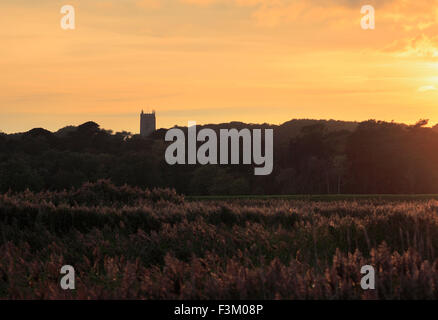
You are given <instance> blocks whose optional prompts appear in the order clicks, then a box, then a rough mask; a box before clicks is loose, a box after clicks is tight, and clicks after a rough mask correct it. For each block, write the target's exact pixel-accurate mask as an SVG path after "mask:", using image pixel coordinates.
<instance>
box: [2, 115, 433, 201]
mask: <svg viewBox="0 0 438 320" xmlns="http://www.w3.org/2000/svg"><path fill="white" fill-rule="evenodd" d="M426 124H427V121H425V120H421V121H419V122H418V123H417V124H416V125H412V126H408V125H405V124H397V123H388V122H381V121H375V120H369V121H365V122H362V123H355V122H342V121H334V120H330V121H323V120H292V121H289V122H286V123H284V124H282V125H280V126H273V125H267V124H264V125H262V126H259V125H248V124H244V123H237V122H233V123H229V124H221V125H208V126H204V127H209V128H212V129H213V130H216V131H217V130H219V129H220V128H237V129H241V128H250V129H251V128H260V127H262V128H273V129H274V171H273V172H272V174H271V175H269V176H254V171H253V167H252V166H251V165H239V166H235V165H232V166H231V165H230V166H222V165H209V166H201V165H175V166H170V165H168V164H167V163H166V162H165V158H164V152H165V150H166V147H167V145H168V143H166V142H165V141H164V135H165V132H166V131H165V130H163V129H161V130H158V131H156V132H155V133H154V134H153V135H152V136H151V137H149V138H142V137H140V136H138V135H132V134H130V133H128V132H118V133H115V134H114V133H112V132H111V131H107V130H103V129H101V128H99V125H97V124H96V123H94V122H87V123H84V124H83V125H81V126H78V127H73V126H70V127H66V128H63V129H61V130H59V131H57V132H54V133H52V132H50V131H47V130H44V129H41V128H38V129H33V130H31V131H28V132H26V133H20V134H11V135H6V134H0V192H6V191H8V190H12V191H21V190H25V189H30V190H35V191H40V190H62V189H70V188H71V187H79V186H81V185H82V184H83V183H84V182H95V181H98V180H99V179H109V180H111V181H112V182H113V183H114V184H116V185H124V184H127V185H131V186H139V187H142V188H154V187H161V188H162V187H172V188H175V189H176V190H177V191H178V192H179V193H184V194H189V195H190V194H196V195H208V194H212V195H214V194H217V195H227V194H326V193H438V167H437V166H436V164H438V130H436V127H433V128H429V127H425V125H426ZM200 129H201V126H199V128H198V130H200Z"/></svg>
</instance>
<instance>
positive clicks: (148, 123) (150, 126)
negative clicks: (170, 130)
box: [140, 110, 156, 137]
mask: <svg viewBox="0 0 438 320" xmlns="http://www.w3.org/2000/svg"><path fill="white" fill-rule="evenodd" d="M155 130H156V120H155V110H153V111H152V113H144V112H143V110H141V114H140V135H141V136H142V137H147V136H149V135H150V134H151V133H152V132H154V131H155Z"/></svg>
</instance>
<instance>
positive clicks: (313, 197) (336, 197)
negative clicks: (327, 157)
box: [186, 194, 438, 201]
mask: <svg viewBox="0 0 438 320" xmlns="http://www.w3.org/2000/svg"><path fill="white" fill-rule="evenodd" d="M247 199H254V200H275V199H279V200H303V201H351V200H388V201H404V200H406V201H411V200H438V194H309V195H302V194H297V195H237V196H230V195H226V196H187V197H186V200H188V201H202V200H247Z"/></svg>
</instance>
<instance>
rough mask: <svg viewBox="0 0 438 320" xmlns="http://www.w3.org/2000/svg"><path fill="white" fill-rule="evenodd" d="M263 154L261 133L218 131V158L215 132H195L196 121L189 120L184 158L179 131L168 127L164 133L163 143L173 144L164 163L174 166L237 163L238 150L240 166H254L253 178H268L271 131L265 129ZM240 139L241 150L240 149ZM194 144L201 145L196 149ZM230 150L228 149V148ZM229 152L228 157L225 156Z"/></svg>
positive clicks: (259, 130)
mask: <svg viewBox="0 0 438 320" xmlns="http://www.w3.org/2000/svg"><path fill="white" fill-rule="evenodd" d="M264 131H265V132H264V133H265V139H264V149H265V150H264V154H262V144H263V143H262V130H261V129H253V130H252V132H251V131H250V130H249V129H246V128H245V129H241V130H240V131H238V130H237V129H220V130H219V153H220V154H219V159H218V150H217V149H218V138H217V135H216V132H215V131H214V130H212V129H209V128H204V129H202V130H200V131H199V132H197V131H196V122H194V121H189V123H188V129H187V135H188V137H187V157H186V137H185V133H184V131H183V130H181V129H179V128H172V129H170V130H168V131H167V132H166V137H165V140H166V141H173V143H172V144H170V145H169V146H168V147H167V149H166V155H165V157H166V162H167V163H168V164H170V165H174V164H186V158H187V164H197V163H199V164H202V165H206V164H218V162H219V163H220V164H229V163H228V162H229V158H231V164H240V158H241V157H240V149H241V150H242V158H243V162H242V163H243V164H254V165H256V166H258V167H255V168H254V174H255V175H269V174H271V172H272V169H273V161H274V159H273V158H274V156H273V140H274V133H273V130H272V129H265V130H264ZM241 140H242V145H243V147H242V148H240V141H241ZM197 142H203V144H202V145H201V146H200V147H199V148H198V150H196V146H197ZM230 147H231V148H230ZM229 150H231V152H230V153H231V154H230V157H229V154H228V153H229Z"/></svg>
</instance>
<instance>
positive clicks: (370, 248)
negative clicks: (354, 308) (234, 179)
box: [0, 181, 438, 299]
mask: <svg viewBox="0 0 438 320" xmlns="http://www.w3.org/2000/svg"><path fill="white" fill-rule="evenodd" d="M337 197H338V196H334V197H333V196H329V197H325V196H317V197H315V198H312V197H310V198H308V197H304V198H299V197H295V196H293V197H287V198H283V197H255V198H253V197H237V198H230V197H227V198H226V199H224V198H221V197H216V198H205V197H203V198H197V199H195V198H190V199H184V197H182V196H180V195H177V194H176V193H175V192H173V191H171V190H153V191H147V190H140V189H136V188H130V187H115V186H113V185H111V184H110V183H108V182H105V181H100V182H98V183H95V184H87V185H84V186H83V187H82V188H80V189H78V190H70V191H63V192H42V193H32V192H22V193H17V194H12V193H9V194H3V195H0V253H1V254H0V298H2V299H17V298H21V299H24V298H25V299H437V298H438V289H437V288H438V257H437V256H436V253H438V215H437V213H438V200H436V196H435V195H432V196H413V197H409V196H408V197H407V196H402V198H398V197H399V196H383V197H381V196H378V197H375V196H359V197H358V196H340V197H339V198H337ZM342 197H343V198H342ZM391 197H395V198H391ZM188 200H190V201H188ZM201 200H202V201H201ZM205 200H208V201H205ZM308 200H326V201H308ZM66 264H68V265H72V266H74V268H75V270H76V289H75V290H72V291H64V290H62V289H61V287H60V285H59V281H60V278H61V276H62V275H61V274H60V269H61V267H62V266H63V265H66ZM367 264H368V265H372V266H374V267H375V270H376V290H367V291H364V290H363V289H362V288H361V286H360V279H361V277H362V275H361V274H360V269H361V266H363V265H367Z"/></svg>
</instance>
